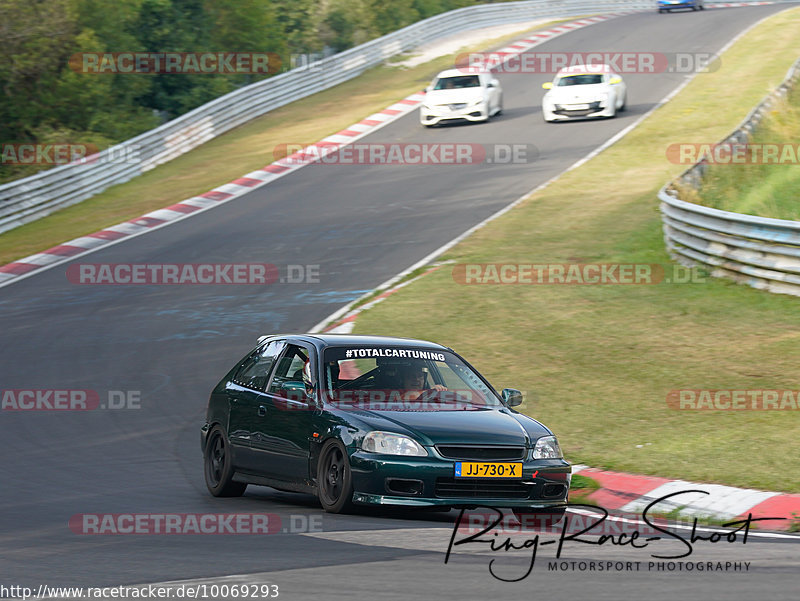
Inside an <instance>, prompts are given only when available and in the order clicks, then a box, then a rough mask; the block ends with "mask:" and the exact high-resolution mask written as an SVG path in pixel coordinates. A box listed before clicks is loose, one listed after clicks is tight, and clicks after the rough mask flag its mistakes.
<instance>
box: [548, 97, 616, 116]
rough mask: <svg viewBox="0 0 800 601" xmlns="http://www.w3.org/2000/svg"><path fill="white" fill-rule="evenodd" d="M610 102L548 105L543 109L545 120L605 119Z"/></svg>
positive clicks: (597, 101) (596, 101)
mask: <svg viewBox="0 0 800 601" xmlns="http://www.w3.org/2000/svg"><path fill="white" fill-rule="evenodd" d="M610 106H611V101H610V100H595V101H593V102H586V103H583V104H577V105H576V104H572V105H571V104H555V103H554V104H548V105H546V106H544V107H543V111H544V115H545V119H547V120H548V121H553V120H558V119H562V120H567V119H585V118H589V117H605V116H607V115H608V114H609V113H610V111H609V108H610Z"/></svg>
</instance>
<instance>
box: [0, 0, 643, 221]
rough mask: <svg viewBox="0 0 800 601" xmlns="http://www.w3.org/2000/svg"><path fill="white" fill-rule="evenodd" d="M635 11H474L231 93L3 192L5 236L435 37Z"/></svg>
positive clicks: (602, 1) (600, 1) (567, 3)
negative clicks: (534, 21)
mask: <svg viewBox="0 0 800 601" xmlns="http://www.w3.org/2000/svg"><path fill="white" fill-rule="evenodd" d="M636 9H654V1H653V0H555V1H553V0H529V1H525V2H508V3H501V4H490V5H481V6H471V7H466V8H461V9H457V10H453V11H450V12H447V13H443V14H441V15H436V16H434V17H430V18H428V19H425V20H423V21H420V22H418V23H414V24H412V25H409V26H408V27H405V28H404V29H401V30H399V31H395V32H393V33H390V34H388V35H385V36H383V37H381V38H377V39H375V40H372V41H370V42H367V43H365V44H362V45H360V46H357V47H355V48H351V49H350V50H346V51H344V52H340V53H338V54H335V55H333V56H330V57H328V58H326V59H323V60H321V61H319V62H318V63H314V64H312V65H310V66H304V67H302V68H298V69H293V70H291V71H289V72H287V73H283V74H280V75H276V76H274V77H271V78H269V79H265V80H262V81H259V82H256V83H254V84H250V85H248V86H245V87H242V88H240V89H238V90H235V91H233V92H230V93H229V94H226V95H225V96H222V97H220V98H217V99H216V100H213V101H211V102H209V103H207V104H204V105H203V106H200V107H198V108H196V109H194V110H193V111H191V112H189V113H186V114H185V115H182V116H180V117H178V118H177V119H174V120H173V121H170V122H168V123H165V124H164V125H161V126H160V127H157V128H155V129H152V130H150V131H148V132H145V133H143V134H141V135H139V136H136V137H135V138H132V139H130V140H127V141H125V142H123V143H121V144H118V145H116V146H113V147H111V148H109V149H107V150H105V151H103V152H100V153H98V154H97V155H95V156H94V157H92V158H93V161H91V162H85V163H83V164H69V165H62V166H59V167H54V168H52V169H48V170H47V171H43V172H41V173H38V174H36V175H33V176H30V177H26V178H24V179H20V180H16V181H13V182H9V183H7V184H4V185H2V186H0V233H2V232H4V231H7V230H10V229H13V228H15V227H18V226H20V225H22V224H24V223H27V222H29V221H34V220H36V219H39V218H41V217H44V216H46V215H48V214H50V213H52V212H53V211H55V210H57V209H60V208H63V207H67V206H69V205H72V204H75V203H78V202H81V201H82V200H85V199H87V198H89V197H91V196H93V195H95V194H98V193H99V192H102V191H103V190H105V189H106V188H108V187H110V186H113V185H115V184H120V183H123V182H126V181H128V180H130V179H132V178H134V177H136V176H137V175H140V174H142V173H144V172H146V171H149V170H150V169H153V168H154V167H156V166H157V165H160V164H162V163H166V162H167V161H170V160H172V159H174V158H176V157H178V156H180V155H182V154H184V153H186V152H188V151H190V150H192V149H193V148H195V147H197V146H199V145H200V144H203V143H204V142H207V141H208V140H211V139H213V138H215V137H216V136H219V135H220V134H223V133H225V132H226V131H229V130H231V129H233V128H234V127H237V126H239V125H241V124H243V123H246V122H247V121H250V120H251V119H254V118H256V117H259V116H261V115H263V114H265V113H267V112H269V111H271V110H273V109H276V108H278V107H281V106H284V105H286V104H289V103H291V102H294V101H295V100H299V99H301V98H304V97H306V96H310V95H311V94H315V93H316V92H320V91H322V90H326V89H328V88H331V87H333V86H335V85H337V84H340V83H342V82H344V81H347V80H349V79H352V78H354V77H357V76H358V75H360V74H361V73H362V72H364V71H365V70H366V69H369V68H371V67H374V66H375V65H378V64H380V63H381V62H383V61H385V60H386V59H387V58H389V57H391V56H393V55H396V54H399V53H401V52H404V51H406V50H409V49H411V48H415V47H417V46H420V45H422V44H425V43H428V42H430V41H432V40H435V39H437V38H440V37H444V36H449V35H453V34H456V33H460V32H462V31H467V30H470V29H476V28H479V27H489V26H492V25H503V24H508V23H515V22H519V21H527V20H531V19H537V18H566V17H573V16H578V15H587V14H595V13H611V12H616V11H622V10H636ZM129 157H136V158H135V160H131V159H130V158H129Z"/></svg>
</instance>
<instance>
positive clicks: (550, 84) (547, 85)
mask: <svg viewBox="0 0 800 601" xmlns="http://www.w3.org/2000/svg"><path fill="white" fill-rule="evenodd" d="M542 87H543V88H544V89H545V90H550V89H552V88H553V82H552V81H546V82H544V83H543V84H542Z"/></svg>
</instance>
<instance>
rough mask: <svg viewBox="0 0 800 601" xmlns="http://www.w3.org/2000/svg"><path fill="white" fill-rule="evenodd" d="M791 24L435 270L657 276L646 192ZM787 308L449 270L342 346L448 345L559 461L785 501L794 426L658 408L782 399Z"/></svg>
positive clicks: (797, 347)
mask: <svg viewBox="0 0 800 601" xmlns="http://www.w3.org/2000/svg"><path fill="white" fill-rule="evenodd" d="M798 19H800V10H798V9H792V10H789V11H786V12H782V13H781V14H779V15H776V16H775V17H773V18H771V19H770V20H769V21H768V22H766V23H765V24H762V25H760V26H759V27H758V28H756V29H755V30H753V31H751V32H750V33H748V34H747V35H746V36H745V37H744V38H742V39H741V40H740V41H739V42H738V43H737V44H736V45H735V46H734V47H732V48H731V49H730V50H729V51H728V52H727V53H726V54H725V56H724V57H723V60H722V68H721V69H720V70H719V71H716V72H714V73H709V74H703V75H700V76H698V77H696V78H695V79H694V81H693V82H692V83H691V84H690V85H689V86H687V88H686V89H685V90H684V91H683V92H682V93H681V94H679V95H678V96H677V97H676V98H675V99H674V100H673V101H671V102H670V103H669V104H668V105H666V106H664V107H662V108H660V109H659V110H658V111H656V112H655V113H654V114H653V115H652V116H651V117H650V118H648V119H647V120H646V121H645V122H644V123H643V124H642V125H641V126H640V127H639V128H637V129H636V130H634V131H633V132H631V133H630V134H628V135H627V136H626V137H625V138H624V139H623V140H622V141H620V142H619V143H617V144H615V145H614V146H612V147H610V148H609V149H607V150H606V151H604V152H603V153H601V154H600V155H598V156H597V157H595V158H594V159H592V160H591V161H589V162H588V163H586V164H584V165H583V166H581V167H580V168H578V169H576V170H573V171H571V172H569V173H566V174H564V175H563V176H562V177H561V178H560V179H559V180H558V181H557V182H556V183H554V184H552V185H550V186H549V187H548V188H546V189H545V190H543V191H541V192H539V193H537V194H536V195H534V196H532V197H531V198H529V199H528V200H526V201H525V202H523V203H521V204H520V205H519V206H517V207H516V208H515V209H514V210H512V211H509V212H508V213H506V214H505V215H504V216H503V217H501V218H499V219H497V220H495V221H493V222H492V223H490V224H489V225H487V226H486V227H484V228H482V229H480V230H479V231H477V232H476V233H475V234H474V235H472V236H471V237H470V238H468V239H467V240H465V241H463V242H462V243H461V244H459V245H457V246H456V247H454V248H453V249H451V250H450V251H449V252H447V253H446V254H445V255H444V256H443V257H441V260H451V261H454V262H456V263H489V262H511V263H564V262H574V263H590V262H596V263H601V262H603V263H611V262H625V263H662V264H667V265H670V264H671V263H670V260H669V257H668V256H667V254H666V252H665V250H664V244H663V238H662V233H661V219H660V215H659V212H658V201H657V198H656V193H657V191H658V189H659V188H660V187H661V186H662V185H663V184H664V183H665V182H666V181H668V180H669V179H671V178H672V177H674V176H676V175H677V174H678V173H680V171H682V169H683V167H682V166H680V165H676V164H674V163H671V162H670V161H669V160H668V159H667V156H666V149H667V146H668V145H669V144H671V143H675V142H704V141H707V140H720V139H722V138H723V137H725V136H726V135H728V133H730V132H731V131H732V130H733V129H734V128H735V127H736V126H737V125H738V123H740V122H741V120H742V119H743V118H744V117H745V115H746V114H747V113H748V112H749V111H750V109H751V108H752V107H753V106H755V105H756V104H757V103H758V102H759V101H760V100H761V99H762V98H763V97H764V96H765V95H766V94H767V93H768V92H769V91H770V90H772V89H773V88H774V87H775V86H777V85H778V84H779V83H780V82H781V81H782V79H783V76H784V74H785V73H786V70H787V69H788V67H789V65H790V64H791V62H792V61H793V60H794V59H795V58H796V57H797V56H798V55H800V36H798V35H797V31H798V27H797V24H798ZM767 48H769V52H766V51H765V49H767ZM710 116H713V118H711V117H710ZM584 126H585V127H592V124H591V123H586V124H584ZM799 302H800V301H798V299H797V298H794V297H787V296H780V295H773V294H769V293H766V292H762V291H758V290H754V289H752V288H749V287H746V286H739V285H736V284H733V283H731V282H728V281H725V280H719V279H712V278H707V279H705V280H704V281H701V282H698V283H692V284H677V283H661V284H657V285H639V286H635V285H631V286H613V285H605V286H568V285H562V286H557V285H552V286H547V285H462V284H458V283H456V282H455V281H454V279H453V277H452V266H445V267H443V268H440V269H438V270H436V271H433V272H432V273H430V274H428V275H426V276H424V277H423V278H420V279H419V280H417V281H416V282H413V283H411V284H409V285H408V286H406V287H404V288H403V289H401V290H399V291H398V292H397V293H395V294H393V295H392V296H391V297H389V298H388V299H387V300H386V301H384V302H382V303H379V304H378V305H376V306H374V307H372V308H371V309H369V310H367V311H365V312H364V313H363V314H362V315H361V316H360V317H359V319H358V320H357V322H356V328H355V329H356V332H358V333H370V334H383V335H399V336H407V337H419V338H423V339H430V340H435V341H438V342H441V343H444V344H447V345H449V346H452V347H453V348H455V349H456V350H458V351H459V352H461V353H463V354H464V355H465V357H467V359H468V360H470V362H472V363H473V364H474V365H475V366H476V367H477V368H478V369H479V370H480V371H482V372H483V373H484V374H485V375H486V376H487V377H488V378H489V380H490V381H492V382H493V383H494V384H495V385H496V386H497V388H498V389H499V388H503V387H506V386H513V387H516V388H520V389H522V390H524V391H527V394H526V398H527V400H526V402H525V403H524V404H523V405H522V410H523V411H525V412H526V413H528V414H530V415H533V416H535V417H536V418H537V419H541V420H542V421H543V422H544V423H545V424H547V425H548V426H549V427H550V428H552V429H553V430H554V431H555V432H556V434H557V435H558V436H559V440H560V442H561V446H562V448H563V449H564V451H565V454H566V455H567V458H568V459H569V460H571V461H574V462H579V463H584V464H588V465H592V466H596V467H600V468H606V469H615V470H622V471H628V472H636V473H643V474H656V475H660V476H665V477H671V478H683V479H688V480H696V481H701V482H717V483H724V484H729V485H734V486H744V487H756V488H766V489H768V490H777V491H791V492H798V491H800V480H798V478H797V475H796V474H797V473H800V452H798V451H800V441H798V436H797V433H798V432H799V431H800V412H793V413H792V412H788V411H784V412H760V413H758V412H748V411H739V412H716V411H704V412H690V411H686V410H684V411H678V410H675V409H671V408H670V407H669V406H668V405H667V403H666V397H667V394H668V393H669V391H670V390H674V389H682V388H699V389H762V388H771V389H794V390H796V389H797V388H798V384H797V377H796V374H797V366H798V364H800V325H798V323H799V322H798V315H800V305H798V303H799Z"/></svg>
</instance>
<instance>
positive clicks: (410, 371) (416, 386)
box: [400, 364, 447, 399]
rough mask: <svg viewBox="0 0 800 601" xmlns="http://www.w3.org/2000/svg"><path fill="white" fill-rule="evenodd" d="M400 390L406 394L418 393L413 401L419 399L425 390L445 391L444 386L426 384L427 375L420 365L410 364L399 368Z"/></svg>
mask: <svg viewBox="0 0 800 601" xmlns="http://www.w3.org/2000/svg"><path fill="white" fill-rule="evenodd" d="M400 378H401V382H402V385H401V388H402V389H403V390H405V391H406V392H412V393H418V394H417V395H416V397H415V399H418V398H420V397H421V396H422V395H423V394H424V393H425V391H427V390H447V387H446V386H443V385H441V384H434V385H432V386H429V385H428V384H427V374H426V373H425V371H424V370H423V369H422V366H421V365H416V364H411V365H403V366H401V367H400Z"/></svg>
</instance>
